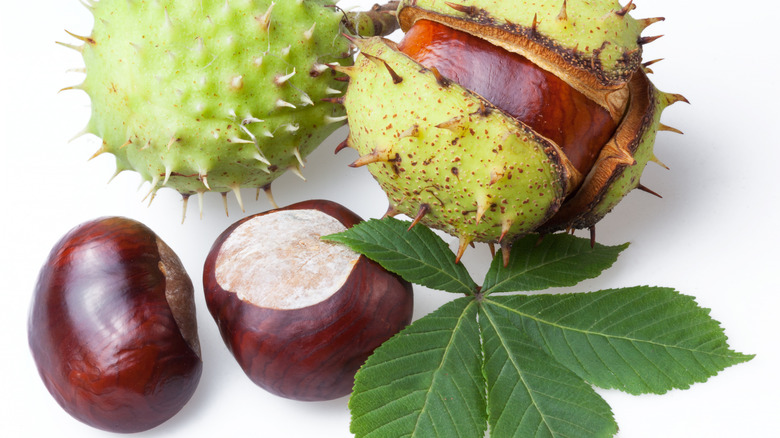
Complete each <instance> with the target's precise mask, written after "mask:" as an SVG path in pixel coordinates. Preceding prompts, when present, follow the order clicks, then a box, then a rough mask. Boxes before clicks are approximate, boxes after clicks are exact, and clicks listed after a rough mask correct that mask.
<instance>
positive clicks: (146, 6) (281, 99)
mask: <svg viewBox="0 0 780 438" xmlns="http://www.w3.org/2000/svg"><path fill="white" fill-rule="evenodd" d="M328 3H329V2H327V1H325V0H300V1H279V2H272V1H269V0H243V1H230V2H226V1H224V0H202V1H196V2H177V1H173V0H157V1H143V0H101V1H99V2H96V3H94V4H91V5H90V9H91V10H92V11H93V14H94V17H95V23H94V28H93V31H92V34H91V35H90V36H89V37H82V40H83V41H84V45H83V46H82V47H81V48H80V50H81V51H82V53H83V57H84V61H85V64H86V73H87V76H86V79H85V81H84V83H83V84H82V85H81V86H80V87H79V88H81V89H83V90H85V91H86V92H87V93H88V94H89V96H90V98H91V101H92V116H91V118H90V121H89V124H88V127H87V132H90V133H93V134H95V135H97V136H99V137H101V138H102V139H103V146H102V147H101V149H100V150H99V151H98V153H102V152H110V153H112V154H114V155H115V156H116V162H117V171H118V172H121V171H124V170H134V171H136V172H138V173H139V174H140V175H141V176H142V178H143V179H144V180H146V181H150V182H151V186H152V187H151V192H152V193H153V192H154V191H156V190H157V189H158V188H160V187H171V188H174V189H176V190H177V191H179V192H181V193H182V194H183V195H185V196H188V195H190V194H194V193H203V192H205V191H209V190H212V191H218V192H227V191H231V190H232V191H237V189H239V188H241V187H265V186H267V185H268V184H269V183H270V182H271V181H273V180H274V179H275V178H277V177H278V176H279V175H281V174H282V173H283V172H284V171H285V170H287V169H288V168H293V169H296V170H297V169H298V168H299V167H300V166H301V165H302V164H303V159H304V158H305V157H306V156H307V155H308V154H309V153H310V152H311V151H312V150H313V149H314V148H315V147H316V146H318V145H319V144H320V143H321V142H322V141H323V140H324V139H325V138H326V137H327V136H328V135H329V134H330V133H332V132H333V131H334V130H335V129H336V128H338V127H339V126H341V125H343V123H344V121H343V119H344V117H343V116H344V111H343V109H342V108H341V107H340V106H339V105H335V104H333V103H332V102H327V101H322V99H323V98H327V97H332V96H334V95H339V94H341V93H342V91H343V89H344V87H345V84H344V83H343V82H340V81H336V80H334V73H333V72H332V71H330V70H329V69H327V68H326V67H325V64H329V63H338V62H341V63H345V64H349V63H351V59H350V58H348V57H346V56H345V54H347V52H348V49H349V48H348V43H347V42H346V41H344V39H343V38H340V37H339V34H340V32H341V25H340V21H341V19H342V14H341V13H340V12H338V11H335V10H334V9H333V8H326V7H325V5H326V4H328Z"/></svg>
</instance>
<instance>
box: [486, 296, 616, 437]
mask: <svg viewBox="0 0 780 438" xmlns="http://www.w3.org/2000/svg"><path fill="white" fill-rule="evenodd" d="M497 310H498V311H494V309H493V306H492V305H490V304H489V303H485V305H483V306H481V307H480V311H479V327H480V330H481V333H482V345H483V348H484V351H485V377H486V379H487V391H488V392H487V396H488V423H489V424H490V432H491V435H492V436H495V437H529V436H535V437H589V438H597V437H611V436H613V435H614V434H615V433H617V423H615V420H614V418H613V415H612V411H611V410H610V407H609V405H608V404H607V403H606V402H605V401H604V399H602V398H601V397H600V396H599V395H598V394H596V392H595V391H594V390H593V387H591V386H590V385H589V384H587V383H585V382H584V381H583V380H582V378H581V377H579V376H577V375H576V374H574V373H573V372H571V371H570V370H569V369H568V368H566V367H564V366H562V365H561V364H559V363H558V362H556V361H555V359H553V358H552V357H551V356H549V355H548V354H547V353H545V352H544V351H543V350H542V348H541V347H540V346H539V345H537V344H535V343H534V342H533V340H531V339H530V338H529V337H528V336H526V335H525V334H524V333H523V331H522V330H521V329H520V328H518V327H517V326H515V325H513V324H512V323H511V322H510V321H509V320H508V319H507V318H506V315H505V312H504V311H503V310H502V309H500V308H498V309H497Z"/></svg>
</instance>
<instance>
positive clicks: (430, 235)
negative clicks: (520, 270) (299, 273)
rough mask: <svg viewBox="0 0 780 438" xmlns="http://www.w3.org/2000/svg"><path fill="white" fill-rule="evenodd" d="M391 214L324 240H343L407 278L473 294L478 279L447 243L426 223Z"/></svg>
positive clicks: (452, 290)
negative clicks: (472, 275) (473, 277)
mask: <svg viewBox="0 0 780 438" xmlns="http://www.w3.org/2000/svg"><path fill="white" fill-rule="evenodd" d="M407 228H409V222H404V221H400V220H398V219H394V218H391V217H387V218H384V219H381V220H378V219H371V220H368V221H365V222H361V223H359V224H357V225H355V226H353V227H352V228H350V229H348V230H346V231H344V232H341V233H337V234H331V235H329V236H323V237H322V238H323V239H325V240H331V241H334V242H340V243H343V244H345V245H347V246H349V247H350V248H352V249H353V250H355V251H357V252H359V253H361V254H365V256H366V257H368V258H370V259H371V260H374V261H375V262H377V263H379V264H380V265H382V267H384V268H385V269H387V270H388V271H390V272H394V273H396V274H398V275H400V276H401V277H402V278H403V279H405V280H406V281H409V282H412V283H417V284H420V285H422V286H425V287H428V288H431V289H437V290H443V291H445V292H453V293H461V294H467V295H471V294H473V293H474V291H475V290H476V287H477V285H476V283H474V280H472V279H471V277H470V276H469V273H468V271H467V270H466V268H465V267H464V266H463V265H462V264H456V263H455V255H454V254H453V253H452V251H450V249H449V247H448V246H447V244H446V243H445V242H444V241H443V240H442V239H441V238H440V237H439V236H437V235H436V234H435V233H434V232H433V231H431V230H430V229H429V228H427V227H424V226H416V227H413V228H412V229H411V230H408V231H407Z"/></svg>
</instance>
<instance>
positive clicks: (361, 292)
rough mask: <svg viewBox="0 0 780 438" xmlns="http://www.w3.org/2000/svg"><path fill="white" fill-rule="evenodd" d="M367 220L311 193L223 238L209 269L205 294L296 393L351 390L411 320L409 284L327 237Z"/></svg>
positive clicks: (255, 368) (229, 335) (242, 358)
mask: <svg viewBox="0 0 780 438" xmlns="http://www.w3.org/2000/svg"><path fill="white" fill-rule="evenodd" d="M360 221H361V219H360V217H358V216H357V215H356V214H355V213H353V212H352V211H350V210H348V209H347V208H345V207H343V206H341V205H339V204H336V203H334V202H330V201H323V200H314V201H305V202H301V203H298V204H294V205H291V206H289V207H285V208H280V209H275V210H271V211H268V212H265V213H260V214H256V215H253V216H250V217H247V218H245V219H243V220H241V221H238V222H236V223H235V224H233V225H232V226H230V227H229V228H228V229H227V230H225V231H224V232H223V233H222V234H221V235H220V236H219V238H217V240H216V242H215V243H214V245H213V247H212V248H211V251H210V253H209V255H208V258H207V260H206V263H205V266H204V270H203V285H204V288H205V294H206V304H207V306H208V309H209V311H210V312H211V315H212V316H213V317H214V320H215V321H216V322H217V325H218V326H219V330H220V333H221V334H222V338H223V340H224V341H225V343H226V344H227V347H228V349H229V350H230V351H231V352H232V353H233V356H234V357H235V358H236V360H237V361H238V363H239V365H240V366H241V367H242V368H243V370H244V372H245V373H246V374H247V376H249V378H250V379H251V380H252V381H253V382H255V383H256V384H257V385H259V386H260V387H262V388H264V389H266V390H268V391H270V392H272V393H274V394H277V395H280V396H282V397H287V398H291V399H295V400H306V401H318V400H330V399H334V398H338V397H341V396H344V395H347V394H349V393H350V392H351V390H352V386H353V383H354V376H355V373H356V372H357V370H358V368H360V366H361V365H362V364H363V362H365V360H366V359H367V358H368V356H369V355H370V354H371V353H372V352H373V351H374V349H376V347H378V346H379V345H381V344H382V343H383V342H384V341H386V340H387V339H389V338H390V337H391V336H393V335H394V334H396V333H397V332H398V331H400V330H401V329H402V328H403V327H405V326H406V325H408V324H409V322H410V321H411V318H412V304H413V299H412V286H411V284H409V283H408V282H406V281H404V280H402V279H401V278H400V277H398V276H396V275H394V274H391V273H389V272H388V271H386V270H384V269H383V268H382V267H381V266H379V265H378V264H376V263H374V262H373V261H371V260H369V259H367V258H366V257H365V256H362V255H360V254H358V253H356V252H354V251H352V250H351V249H349V248H347V247H345V246H342V245H340V244H336V243H332V242H327V241H324V240H322V239H320V237H321V236H323V235H327V234H331V233H336V232H340V231H344V230H345V229H347V228H348V227H351V226H353V225H355V224H357V223H358V222H360Z"/></svg>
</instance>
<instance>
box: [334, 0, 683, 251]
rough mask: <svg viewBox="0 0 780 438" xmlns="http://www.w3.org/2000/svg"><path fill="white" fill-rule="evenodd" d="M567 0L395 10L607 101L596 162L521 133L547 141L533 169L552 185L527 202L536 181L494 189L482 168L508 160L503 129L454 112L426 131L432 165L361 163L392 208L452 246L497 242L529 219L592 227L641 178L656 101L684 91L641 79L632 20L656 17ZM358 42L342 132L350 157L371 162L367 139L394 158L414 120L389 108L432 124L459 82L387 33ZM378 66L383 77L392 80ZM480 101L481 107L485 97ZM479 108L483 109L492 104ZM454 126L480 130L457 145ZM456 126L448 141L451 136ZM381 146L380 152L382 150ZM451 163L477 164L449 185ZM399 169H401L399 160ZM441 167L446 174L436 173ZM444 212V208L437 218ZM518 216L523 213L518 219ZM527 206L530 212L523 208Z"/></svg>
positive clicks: (612, 4)
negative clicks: (381, 39) (583, 164)
mask: <svg viewBox="0 0 780 438" xmlns="http://www.w3.org/2000/svg"><path fill="white" fill-rule="evenodd" d="M568 3H569V2H567V1H544V0H543V1H540V2H532V3H531V2H520V4H517V3H516V2H505V1H497V0H474V1H469V2H438V1H433V0H403V1H402V2H401V4H400V6H399V9H398V17H399V20H400V24H401V28H402V29H403V30H404V31H406V30H408V29H409V28H410V27H411V26H412V25H413V24H414V23H415V22H416V21H417V20H419V19H427V20H432V21H436V22H439V23H442V24H445V25H447V26H450V27H452V28H454V29H457V30H461V31H465V32H467V33H470V34H472V35H475V36H477V37H480V38H483V39H485V40H487V41H489V42H491V43H493V44H494V45H497V46H500V47H502V48H504V49H507V50H509V51H511V52H514V53H518V54H520V55H522V56H524V57H526V58H528V59H530V60H531V61H533V62H534V63H535V64H536V65H538V66H539V67H540V68H542V69H545V70H548V71H550V72H553V73H554V74H555V75H556V76H558V77H559V78H561V79H563V80H564V81H566V82H567V83H568V84H569V85H570V86H572V87H573V88H574V89H576V90H578V91H580V92H582V93H584V94H585V95H586V96H588V97H590V98H591V99H592V100H593V101H594V102H597V103H599V104H600V105H601V106H603V107H604V108H606V109H607V110H608V111H609V112H610V114H611V115H612V117H613V119H614V120H615V121H616V122H618V123H619V126H618V129H617V131H616V133H615V134H614V136H613V137H612V139H611V140H610V141H609V142H608V143H607V144H606V145H605V146H604V148H603V149H602V151H601V152H600V154H599V156H598V158H597V161H596V164H595V165H594V166H593V168H592V169H591V170H590V172H588V173H586V174H578V173H577V172H576V170H573V169H572V167H571V166H570V163H569V162H568V160H567V159H566V157H565V156H564V155H563V153H562V152H561V151H560V149H559V148H558V147H557V145H555V144H553V143H551V142H549V141H548V140H546V139H535V140H534V142H532V144H524V145H523V147H530V148H531V150H533V151H538V150H539V147H540V146H539V145H543V144H544V145H546V146H542V147H541V149H542V150H546V151H548V158H550V161H549V163H554V164H553V165H550V166H549V167H548V168H546V169H545V170H542V172H543V173H544V172H548V171H549V172H552V173H551V174H549V175H548V176H547V178H548V184H552V181H556V182H555V186H556V190H551V191H549V192H547V193H546V194H545V195H544V196H543V197H544V205H546V206H547V207H548V210H546V211H545V213H544V214H537V213H538V211H539V209H538V208H537V206H533V208H531V209H530V210H529V208H528V204H527V202H526V200H528V199H531V197H532V196H533V195H534V193H535V191H536V190H535V189H536V188H537V187H538V186H534V184H517V185H514V184H513V185H512V186H511V187H501V188H500V190H494V189H498V187H493V183H492V182H493V181H494V180H495V176H496V174H497V173H496V172H493V173H491V170H495V169H501V168H507V167H508V166H512V165H513V164H514V162H513V160H515V159H516V158H515V157H514V156H512V157H508V156H499V155H497V154H495V151H496V145H498V144H503V142H504V141H505V140H506V136H505V134H502V133H500V132H495V131H492V128H495V126H491V128H489V129H487V130H485V129H482V130H480V129H476V127H475V125H473V124H472V123H473V122H474V118H473V117H469V118H468V119H460V121H461V122H462V123H457V124H454V125H455V126H457V129H458V131H456V133H455V136H454V137H453V138H450V137H447V138H443V137H441V136H438V137H437V136H429V137H428V138H429V140H428V141H430V144H429V145H427V148H428V149H427V150H430V151H434V152H435V154H436V158H437V159H440V162H438V163H437V165H436V166H431V165H423V166H417V167H410V166H406V167H404V168H400V167H399V166H398V165H397V164H395V163H393V162H390V163H382V164H376V165H369V170H370V171H371V173H372V174H373V175H374V176H375V178H376V179H377V181H378V182H379V183H380V185H381V186H382V188H383V189H384V190H385V191H386V192H387V193H388V196H389V198H390V203H391V211H393V212H400V213H405V214H407V215H409V216H412V217H415V218H417V219H416V220H419V221H421V222H422V223H425V224H427V225H429V226H431V227H433V228H438V229H442V230H444V231H446V232H448V233H450V234H453V235H456V236H459V237H460V240H461V251H462V250H463V248H464V244H466V243H468V242H471V241H474V240H475V241H485V242H497V241H498V242H501V243H502V245H504V246H505V247H506V244H507V243H508V242H511V241H512V240H514V239H515V238H517V237H519V236H521V235H523V234H526V233H528V232H529V231H539V232H544V233H547V232H554V231H559V230H569V229H575V228H592V227H593V225H594V224H595V223H596V222H598V221H599V220H601V219H602V218H603V217H604V215H606V214H607V213H608V212H609V211H610V210H612V209H613V208H614V207H615V205H617V203H618V202H619V201H620V200H621V199H622V198H623V197H624V196H625V195H626V194H627V193H628V192H630V191H631V190H633V189H635V188H644V187H643V186H642V185H641V184H640V183H639V177H640V176H641V174H642V171H643V170H644V168H645V165H646V164H647V163H648V161H657V159H656V158H655V154H654V152H653V143H654V140H655V136H656V133H657V131H659V130H663V129H664V128H666V127H665V126H664V125H662V124H661V123H660V115H661V112H662V111H663V109H664V108H665V107H667V106H668V105H670V104H672V103H674V102H677V101H685V99H684V98H683V97H682V96H680V95H674V94H666V93H662V92H660V91H658V90H657V89H656V88H655V87H654V86H653V85H652V83H650V81H649V80H648V79H647V76H646V74H645V73H646V68H645V66H643V65H642V64H641V56H642V50H641V48H642V45H643V44H646V43H648V42H650V41H652V40H654V39H655V37H642V36H641V32H642V31H643V30H644V28H646V27H647V26H648V25H650V24H652V23H655V22H657V21H660V20H662V18H650V19H643V20H635V19H633V18H632V17H631V16H630V15H629V12H630V11H631V10H632V9H633V8H634V5H633V3H632V2H629V3H628V4H627V5H625V6H621V5H620V4H619V3H618V2H617V1H614V0H597V1H591V2H587V4H585V3H582V2H571V4H568ZM359 46H360V49H361V50H363V51H366V54H367V56H364V58H365V59H363V58H358V62H357V63H356V65H355V67H354V68H352V69H350V76H351V81H352V83H353V86H355V84H356V83H361V85H359V86H355V89H352V88H350V90H349V91H348V93H347V99H346V101H345V105H346V106H347V113H348V115H349V119H350V127H351V131H352V132H354V134H350V138H349V143H348V144H349V145H350V146H352V147H353V148H355V149H357V150H358V152H360V154H361V158H360V159H359V160H358V162H371V161H372V160H373V159H374V158H372V157H375V156H376V155H377V154H376V153H375V151H377V150H388V149H389V150H391V151H392V152H393V153H395V154H397V155H392V154H391V155H390V156H389V158H393V157H394V156H395V157H396V159H397V160H398V159H400V160H405V159H406V156H405V155H404V154H406V153H407V149H414V148H406V149H401V150H399V146H398V145H403V144H404V142H407V143H408V142H409V141H408V140H405V139H403V141H400V140H401V139H400V137H403V136H399V135H398V133H399V132H403V129H408V126H407V125H410V124H413V123H414V122H412V121H409V120H407V121H405V122H404V126H403V128H402V127H400V126H397V124H396V123H395V120H396V119H395V118H396V117H397V116H398V114H404V113H407V112H408V113H411V114H413V115H414V116H415V117H416V118H417V120H423V121H426V122H428V123H429V125H432V126H435V127H440V125H439V126H437V123H440V120H439V118H443V117H444V116H443V115H445V114H449V112H450V111H452V102H451V100H452V97H453V95H456V96H458V95H460V94H463V91H462V90H461V89H460V88H459V87H457V86H456V85H454V84H450V83H449V82H448V81H447V79H446V78H441V77H438V76H437V75H436V74H432V72H430V71H428V70H427V69H425V68H424V67H423V66H421V65H419V64H416V63H415V62H414V61H412V60H410V59H408V58H404V55H397V54H394V53H392V51H393V50H392V49H393V47H392V46H391V45H389V46H388V49H389V50H388V49H381V51H382V53H381V55H378V54H377V53H375V52H376V48H375V43H373V42H371V43H365V42H363V43H361V44H359ZM377 60H379V61H381V62H377ZM382 64H384V67H383V66H382ZM402 64H403V65H407V64H408V65H411V67H408V66H406V67H404V69H405V73H403V74H402V73H400V72H399V71H400V70H401V68H400V67H399V66H400V65H402ZM383 70H384V74H383ZM388 71H389V72H391V73H392V72H393V71H395V74H388ZM434 73H435V72H434ZM394 76H400V78H401V79H403V82H401V83H400V84H399V81H398V78H396V77H394ZM418 76H419V77H418ZM431 77H433V78H434V80H435V82H436V83H437V84H438V89H437V90H436V91H431V94H430V96H429V97H428V99H430V101H431V104H430V105H428V106H425V105H424V104H423V102H425V101H424V100H423V99H422V97H421V96H422V92H423V90H425V91H426V92H427V91H430V90H428V89H429V88H432V86H431V85H424V83H427V84H432V83H433V82H431V80H432V79H431ZM388 78H391V79H392V80H391V82H388V80H389V79H388ZM361 81H363V82H361ZM372 81H373V82H372ZM420 81H422V82H420ZM412 84H413V85H412ZM359 93H366V94H367V95H369V97H366V98H365V100H363V98H362V97H361V99H358V98H357V96H354V95H357V94H359ZM353 96H354V97H353ZM477 100H479V98H477ZM357 102H365V103H367V102H374V104H373V106H380V107H381V106H382V105H381V104H382V103H383V102H384V103H386V104H387V105H388V106H389V107H390V108H391V112H390V113H387V112H383V111H374V110H373V108H372V111H370V112H368V113H367V114H363V113H361V111H360V108H359V106H358V105H357ZM474 105H475V104H472V108H473V107H474ZM480 105H483V106H484V107H487V108H489V107H490V105H489V104H487V103H484V102H481V103H480ZM490 112H491V115H492V113H493V112H500V111H499V110H491V111H490ZM470 116H473V114H470ZM430 119H434V120H430ZM390 122H392V123H390ZM491 123H494V122H491ZM517 124H518V125H520V126H521V127H520V128H518V129H519V130H521V131H523V132H524V133H525V135H526V136H527V137H528V138H533V137H534V136H535V134H534V132H533V130H531V129H530V128H527V127H525V126H524V125H522V124H521V123H519V122H518V123H517ZM445 125H453V123H445ZM385 126H387V128H384V127H385ZM390 128H393V129H390ZM666 130H673V129H672V128H666ZM464 133H471V134H472V135H473V134H474V133H478V134H480V141H479V142H474V143H473V144H471V145H469V146H470V147H469V148H468V153H467V154H463V153H462V152H461V151H460V149H459V148H460V147H461V140H462V138H464V137H468V134H465V135H464ZM455 138H457V141H456V142H454V143H453V141H452V140H453V139H455ZM389 145H392V147H390V146H389ZM415 147H417V145H416V144H415ZM499 149H500V148H499ZM513 153H515V151H513ZM553 157H554V158H553ZM384 158H385V160H384V161H388V160H387V159H386V158H388V156H387V154H385V155H384ZM447 160H449V161H447ZM520 162H521V163H522V161H520ZM456 163H457V166H458V168H460V166H463V165H465V166H471V167H474V168H478V169H480V170H479V171H478V172H476V173H474V174H473V175H471V177H470V178H468V179H466V180H463V179H458V181H457V182H458V186H457V187H456V186H453V184H452V183H451V181H453V179H452V175H451V174H450V173H448V170H449V169H450V168H451V167H452V166H453V165H454V164H456ZM399 169H400V170H403V171H404V172H406V173H403V172H398V170H399ZM541 169H542V167H540V170H541ZM556 172H557V175H556ZM477 175H479V176H477ZM442 178H443V179H444V180H445V182H446V183H447V184H442V183H440V182H439V180H440V179H442ZM431 187H433V188H435V190H437V192H436V196H428V198H429V199H427V200H423V199H422V198H421V196H420V194H421V193H426V192H428V193H430V192H431V190H432V189H431ZM486 188H487V190H486ZM455 198H457V201H455V200H454V199H455ZM495 201H498V202H495ZM495 209H499V211H500V215H496V214H495V212H496V211H497V210H495ZM490 213H493V215H490ZM529 213H530V214H529ZM445 215H446V217H447V220H443V219H442V217H444V216H445ZM521 217H522V218H523V219H524V220H520V218H521ZM530 217H533V219H534V220H532V221H531V220H529V219H530ZM454 218H460V220H455V219H454ZM507 218H512V219H513V220H515V221H518V222H522V224H523V225H522V227H516V226H514V224H516V222H512V224H513V226H511V227H508V226H507V225H506V223H507V221H508V219H507ZM500 225H503V226H500ZM479 227H484V228H479ZM476 230H479V231H476Z"/></svg>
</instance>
